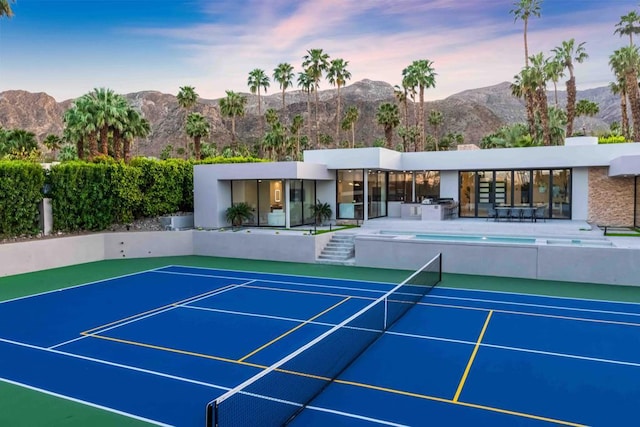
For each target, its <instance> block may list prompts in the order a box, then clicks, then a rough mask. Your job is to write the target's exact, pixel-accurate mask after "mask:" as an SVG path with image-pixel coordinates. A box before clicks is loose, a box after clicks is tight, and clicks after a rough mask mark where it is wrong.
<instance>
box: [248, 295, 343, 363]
mask: <svg viewBox="0 0 640 427" xmlns="http://www.w3.org/2000/svg"><path fill="white" fill-rule="evenodd" d="M350 299H351V297H347V298H345V299H343V300H342V301H340V302H338V303H336V304H334V305H332V306H331V307H329V308H327V309H326V310H324V311H322V312H320V313H318V314H316V315H315V316H313V317H312V318H310V319H308V320H305V321H304V322H302V323H300V324H299V325H298V326H296V327H294V328H291V329H289V330H288V331H287V332H285V333H284V334H282V335H280V336H279V337H276V338H274V339H272V340H271V341H269V342H268V343H266V344H265V345H263V346H261V347H258V348H257V349H255V350H253V351H252V352H251V353H249V354H247V355H245V356H243V357H241V358H240V359H238V362H244V361H245V360H246V359H248V358H249V357H251V356H253V355H254V354H256V353H258V352H260V351H262V350H264V349H265V348H267V347H269V346H270V345H271V344H274V343H275V342H277V341H280V340H281V339H282V338H284V337H286V336H287V335H289V334H290V333H292V332H295V331H297V330H298V329H300V328H302V327H303V326H305V325H307V324H309V323H310V322H313V321H314V320H316V319H317V318H318V317H320V316H322V315H323V314H325V313H328V312H330V311H331V310H333V309H334V308H336V307H338V306H339V305H342V304H344V303H345V302H347V301H349V300H350Z"/></svg>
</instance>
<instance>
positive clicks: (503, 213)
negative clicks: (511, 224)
mask: <svg viewBox="0 0 640 427" xmlns="http://www.w3.org/2000/svg"><path fill="white" fill-rule="evenodd" d="M496 212H497V214H496V220H500V219H506V220H509V218H510V216H511V209H506V208H501V209H496Z"/></svg>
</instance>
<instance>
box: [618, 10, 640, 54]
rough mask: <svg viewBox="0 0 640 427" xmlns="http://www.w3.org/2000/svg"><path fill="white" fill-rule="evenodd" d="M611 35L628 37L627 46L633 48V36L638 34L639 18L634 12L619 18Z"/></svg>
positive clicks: (639, 29)
mask: <svg viewBox="0 0 640 427" xmlns="http://www.w3.org/2000/svg"><path fill="white" fill-rule="evenodd" d="M613 34H620V37H622V36H629V46H633V35H634V34H640V16H638V14H637V13H636V12H635V11H632V12H629V13H628V14H626V15H623V16H621V17H620V22H618V23H617V24H616V29H615V31H614V32H613Z"/></svg>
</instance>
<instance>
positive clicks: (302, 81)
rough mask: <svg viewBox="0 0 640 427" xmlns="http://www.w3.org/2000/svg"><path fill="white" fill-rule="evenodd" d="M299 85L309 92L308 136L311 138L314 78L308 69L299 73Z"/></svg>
mask: <svg viewBox="0 0 640 427" xmlns="http://www.w3.org/2000/svg"><path fill="white" fill-rule="evenodd" d="M298 87H299V88H300V89H301V90H302V91H303V92H305V93H306V94H307V126H308V129H307V138H309V140H311V92H312V91H313V79H312V78H311V76H310V75H309V73H307V71H306V70H305V71H301V72H299V73H298Z"/></svg>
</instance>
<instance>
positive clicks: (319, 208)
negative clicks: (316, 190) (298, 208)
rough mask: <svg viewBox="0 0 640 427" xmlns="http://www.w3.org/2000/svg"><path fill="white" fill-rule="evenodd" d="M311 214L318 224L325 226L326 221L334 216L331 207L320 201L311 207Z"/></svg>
mask: <svg viewBox="0 0 640 427" xmlns="http://www.w3.org/2000/svg"><path fill="white" fill-rule="evenodd" d="M311 212H312V213H313V217H314V218H315V219H316V224H323V223H324V221H325V220H327V219H330V218H331V215H333V211H332V210H331V205H330V204H329V203H322V202H321V201H320V200H317V201H316V204H315V205H313V206H311Z"/></svg>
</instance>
